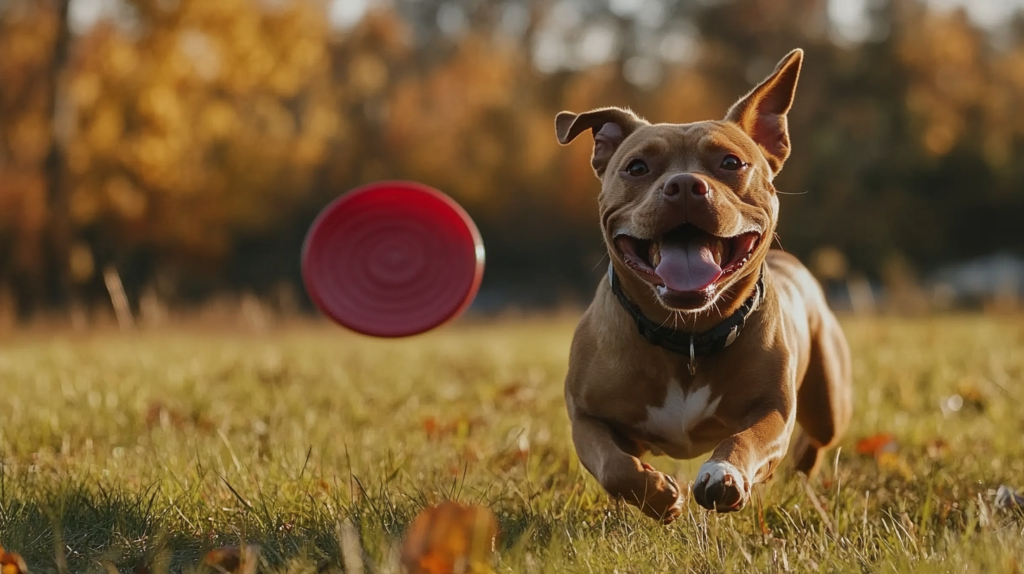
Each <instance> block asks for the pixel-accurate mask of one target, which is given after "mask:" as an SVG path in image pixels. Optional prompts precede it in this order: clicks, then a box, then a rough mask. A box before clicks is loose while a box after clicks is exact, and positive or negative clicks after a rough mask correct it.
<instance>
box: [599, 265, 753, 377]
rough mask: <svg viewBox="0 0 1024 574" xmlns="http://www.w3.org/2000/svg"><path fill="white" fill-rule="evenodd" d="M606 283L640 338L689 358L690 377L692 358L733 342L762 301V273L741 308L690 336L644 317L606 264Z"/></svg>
mask: <svg viewBox="0 0 1024 574" xmlns="http://www.w3.org/2000/svg"><path fill="white" fill-rule="evenodd" d="M608 281H609V282H610V283H611V287H612V293H615V297H616V298H617V299H618V300H619V303H621V304H622V307H623V308H624V309H625V310H626V312H627V313H629V315H630V317H632V318H633V320H634V321H636V326H637V328H638V329H639V330H640V335H641V336H642V337H643V338H644V339H647V341H648V342H649V343H651V344H652V345H658V346H661V347H664V348H665V349H668V350H669V351H672V352H674V353H679V354H681V355H683V356H686V357H689V358H690V373H691V374H693V373H694V368H695V366H694V364H693V360H694V358H695V357H706V356H708V355H711V354H713V353H716V352H718V351H721V350H722V349H724V348H726V347H728V346H729V345H731V344H733V342H735V341H736V339H737V338H738V337H739V336H740V332H741V331H743V325H744V324H745V323H746V321H747V317H748V316H750V314H751V313H753V312H754V311H756V310H757V308H758V306H759V305H760V304H761V300H762V299H763V298H764V271H762V272H761V275H760V277H758V279H757V284H756V285H755V286H754V293H753V294H752V295H751V296H750V297H748V298H747V300H746V301H744V302H743V305H742V306H741V307H740V308H739V309H738V310H737V311H736V312H735V313H733V314H732V315H731V316H729V317H727V318H726V319H725V320H724V321H722V322H721V323H719V324H718V325H717V326H715V327H714V328H713V329H711V330H710V331H705V332H703V333H689V332H686V331H677V330H675V329H671V328H669V327H665V326H664V325H659V324H658V323H655V322H654V321H651V320H650V319H648V318H647V317H646V316H644V314H643V313H642V312H641V311H640V309H639V308H638V307H637V306H636V305H634V304H633V302H632V301H630V300H629V298H628V297H626V294H625V293H624V292H623V291H622V286H621V285H620V284H619V277H618V275H616V274H615V269H614V268H613V267H612V266H611V265H608Z"/></svg>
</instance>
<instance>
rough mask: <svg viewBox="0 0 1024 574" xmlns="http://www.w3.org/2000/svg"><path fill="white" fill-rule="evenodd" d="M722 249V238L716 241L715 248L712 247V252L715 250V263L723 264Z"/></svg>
mask: <svg viewBox="0 0 1024 574" xmlns="http://www.w3.org/2000/svg"><path fill="white" fill-rule="evenodd" d="M722 249H723V246H722V240H721V239H718V240H716V241H715V245H714V249H712V252H713V254H714V256H715V265H721V264H722Z"/></svg>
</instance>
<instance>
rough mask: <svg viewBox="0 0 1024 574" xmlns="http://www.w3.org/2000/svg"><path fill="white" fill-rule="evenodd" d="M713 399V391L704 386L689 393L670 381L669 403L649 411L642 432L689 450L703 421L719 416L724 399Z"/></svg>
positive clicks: (641, 424) (642, 424) (666, 397)
mask: <svg viewBox="0 0 1024 574" xmlns="http://www.w3.org/2000/svg"><path fill="white" fill-rule="evenodd" d="M710 399H711V387H710V386H703V387H701V388H699V389H696V390H694V391H692V392H689V393H687V392H686V391H684V390H683V389H682V387H680V386H679V383H677V382H676V381H669V385H668V394H667V395H665V403H664V404H662V405H661V406H660V407H652V406H650V405H648V407H647V420H645V421H644V422H642V423H640V429H641V430H643V431H644V432H647V433H650V434H652V435H656V436H659V437H661V438H663V439H665V440H666V441H668V442H670V443H672V444H674V445H679V446H681V447H685V448H689V447H690V446H691V441H690V431H691V430H693V428H694V427H695V426H697V425H698V424H699V423H700V422H701V421H702V420H704V419H706V418H708V417H709V416H711V415H713V414H714V413H715V409H716V408H718V403H720V402H721V401H722V397H718V398H716V399H715V400H713V401H712V400H710Z"/></svg>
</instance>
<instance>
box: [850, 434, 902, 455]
mask: <svg viewBox="0 0 1024 574" xmlns="http://www.w3.org/2000/svg"><path fill="white" fill-rule="evenodd" d="M897 449H898V445H897V444H896V437H894V436H892V435H891V434H888V433H881V434H876V435H872V436H869V437H867V438H863V439H861V440H859V441H857V452H858V453H860V454H864V455H868V456H873V457H875V458H878V456H879V455H880V454H882V453H883V452H889V453H893V452H896V450H897Z"/></svg>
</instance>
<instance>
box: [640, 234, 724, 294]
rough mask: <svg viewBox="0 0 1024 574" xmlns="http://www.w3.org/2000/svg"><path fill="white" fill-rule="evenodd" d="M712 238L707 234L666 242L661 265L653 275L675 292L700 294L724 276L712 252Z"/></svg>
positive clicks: (662, 248)
mask: <svg viewBox="0 0 1024 574" xmlns="http://www.w3.org/2000/svg"><path fill="white" fill-rule="evenodd" d="M712 241H714V239H713V238H712V237H710V236H709V235H706V234H703V233H702V234H699V235H689V236H688V237H679V238H675V237H673V238H671V239H667V238H663V239H662V242H661V261H660V262H658V266H657V268H655V270H654V272H655V273H657V274H658V277H661V280H662V281H664V282H665V286H666V287H668V288H669V289H671V290H673V291H682V292H693V291H701V290H703V289H705V288H707V287H708V286H709V285H711V284H712V283H714V282H715V280H717V279H718V278H719V277H721V276H722V268H721V267H719V266H718V264H717V263H715V257H714V255H713V254H712V252H711V243H712Z"/></svg>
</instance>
